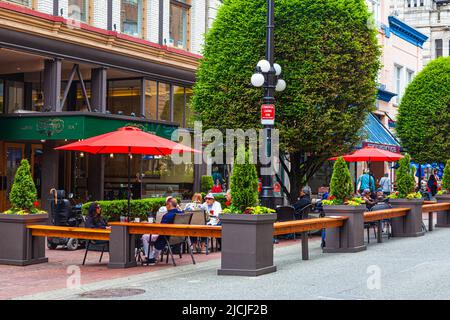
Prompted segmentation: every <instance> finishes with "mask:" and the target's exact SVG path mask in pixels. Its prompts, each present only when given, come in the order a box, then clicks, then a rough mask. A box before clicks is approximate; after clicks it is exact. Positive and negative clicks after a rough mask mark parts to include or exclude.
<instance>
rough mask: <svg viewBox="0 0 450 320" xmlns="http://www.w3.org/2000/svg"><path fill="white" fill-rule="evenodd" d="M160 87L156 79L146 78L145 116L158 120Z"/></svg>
mask: <svg viewBox="0 0 450 320" xmlns="http://www.w3.org/2000/svg"><path fill="white" fill-rule="evenodd" d="M157 101H158V87H157V82H156V81H150V80H145V117H146V118H147V119H153V120H157V118H158V117H157V107H156V106H157Z"/></svg>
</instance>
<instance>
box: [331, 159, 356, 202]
mask: <svg viewBox="0 0 450 320" xmlns="http://www.w3.org/2000/svg"><path fill="white" fill-rule="evenodd" d="M352 193H353V183H352V177H351V176H350V171H349V170H348V167H347V162H345V160H344V158H342V157H339V158H338V159H337V160H336V162H335V163H334V166H333V175H332V176H331V183H330V196H331V197H335V203H334V204H344V202H346V201H347V200H349V199H351V198H352Z"/></svg>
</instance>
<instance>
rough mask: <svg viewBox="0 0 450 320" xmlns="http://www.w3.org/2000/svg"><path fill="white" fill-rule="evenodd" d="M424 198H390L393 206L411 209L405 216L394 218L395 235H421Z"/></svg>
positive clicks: (423, 232)
mask: <svg viewBox="0 0 450 320" xmlns="http://www.w3.org/2000/svg"><path fill="white" fill-rule="evenodd" d="M423 201H424V200H423V199H389V203H390V204H391V205H392V207H393V208H409V209H411V211H410V212H409V213H408V214H407V215H406V216H404V217H398V218H392V223H391V225H392V236H393V237H421V236H423V235H424V234H425V231H424V230H423V229H422V224H423V221H422V205H423Z"/></svg>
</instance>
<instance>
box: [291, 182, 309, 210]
mask: <svg viewBox="0 0 450 320" xmlns="http://www.w3.org/2000/svg"><path fill="white" fill-rule="evenodd" d="M310 204H311V188H310V187H308V186H306V187H303V188H302V190H300V198H299V199H298V201H297V202H296V203H294V205H293V207H294V209H295V213H296V214H300V213H301V211H302V210H303V209H304V208H306V207H307V206H308V205H310Z"/></svg>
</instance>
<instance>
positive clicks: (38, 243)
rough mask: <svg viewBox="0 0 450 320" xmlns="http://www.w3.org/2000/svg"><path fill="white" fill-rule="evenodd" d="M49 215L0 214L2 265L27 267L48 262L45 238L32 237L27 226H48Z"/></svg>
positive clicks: (0, 255) (0, 254) (0, 261)
mask: <svg viewBox="0 0 450 320" xmlns="http://www.w3.org/2000/svg"><path fill="white" fill-rule="evenodd" d="M47 222H48V214H30V215H23V216H22V215H14V214H0V264H7V265H15V266H27V265H30V264H37V263H44V262H48V259H47V258H46V257H45V237H32V236H31V232H30V231H29V230H28V229H27V228H26V226H27V225H31V224H40V225H46V224H47Z"/></svg>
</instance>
